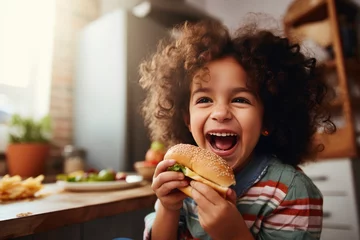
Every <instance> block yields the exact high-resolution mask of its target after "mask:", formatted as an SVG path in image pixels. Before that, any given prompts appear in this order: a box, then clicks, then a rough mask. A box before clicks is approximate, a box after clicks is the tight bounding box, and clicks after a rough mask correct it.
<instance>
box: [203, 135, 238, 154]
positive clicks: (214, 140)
mask: <svg viewBox="0 0 360 240" xmlns="http://www.w3.org/2000/svg"><path fill="white" fill-rule="evenodd" d="M206 139H207V140H208V142H209V143H210V145H211V147H212V148H213V149H215V150H218V151H229V150H231V149H232V148H233V147H235V146H236V144H237V142H238V139H239V138H238V135H237V134H235V133H211V132H210V133H207V134H206Z"/></svg>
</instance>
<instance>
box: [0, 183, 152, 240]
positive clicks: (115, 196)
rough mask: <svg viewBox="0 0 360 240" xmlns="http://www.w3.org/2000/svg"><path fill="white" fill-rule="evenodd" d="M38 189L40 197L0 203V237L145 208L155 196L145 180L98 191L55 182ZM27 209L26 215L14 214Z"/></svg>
mask: <svg viewBox="0 0 360 240" xmlns="http://www.w3.org/2000/svg"><path fill="white" fill-rule="evenodd" d="M42 193H43V196H42V197H39V198H36V199H33V200H22V201H13V202H6V203H4V202H2V203H0V239H8V238H14V237H20V236H25V235H29V234H34V233H39V232H44V231H48V230H52V229H56V228H60V227H63V226H65V225H70V224H76V223H82V222H86V221H89V220H93V219H97V218H102V217H107V216H112V215H116V214H119V213H124V212H128V211H134V210H138V209H142V208H149V207H152V206H154V203H155V200H156V196H155V194H154V193H153V191H152V189H151V188H150V186H149V184H142V185H141V186H138V187H136V188H131V189H122V190H115V191H102V192H67V191H64V190H63V189H61V188H59V187H58V186H57V185H56V184H45V187H44V189H43V190H42ZM28 212H29V213H31V214H30V215H29V216H25V217H19V216H18V214H23V213H28Z"/></svg>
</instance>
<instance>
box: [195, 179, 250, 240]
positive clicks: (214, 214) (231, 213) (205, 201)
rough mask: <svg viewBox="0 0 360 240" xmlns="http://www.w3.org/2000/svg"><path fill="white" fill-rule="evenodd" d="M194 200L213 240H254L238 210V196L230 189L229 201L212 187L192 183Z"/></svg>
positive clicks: (227, 196)
mask: <svg viewBox="0 0 360 240" xmlns="http://www.w3.org/2000/svg"><path fill="white" fill-rule="evenodd" d="M190 185H191V186H192V188H193V190H192V192H191V194H192V197H193V199H194V200H195V202H196V203H197V205H198V214H199V221H200V224H201V226H202V227H203V229H204V230H205V231H206V232H207V233H208V234H209V235H210V236H211V238H213V239H227V240H229V239H239V236H241V237H244V238H241V239H248V238H247V237H249V239H252V236H251V233H250V232H249V230H248V228H247V226H246V224H245V221H244V219H243V218H242V216H241V214H240V213H239V211H238V210H237V208H236V194H235V192H234V191H233V190H231V189H229V190H228V192H227V195H226V198H227V200H225V199H224V198H222V197H221V196H220V195H219V194H218V193H217V192H216V191H215V190H213V189H212V188H211V187H209V186H207V185H205V184H203V183H200V182H195V181H191V182H190Z"/></svg>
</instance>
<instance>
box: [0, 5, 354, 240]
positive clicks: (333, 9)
mask: <svg viewBox="0 0 360 240" xmlns="http://www.w3.org/2000/svg"><path fill="white" fill-rule="evenodd" d="M359 4H360V0H356V1H355V0H354V1H345V0H344V1H335V0H296V1H294V0H272V1H269V0H147V1H145V0H0V175H3V174H5V173H6V172H7V168H6V154H5V153H6V148H7V145H8V132H9V128H8V125H7V122H8V120H9V118H10V116H11V115H12V114H13V113H20V114H22V115H26V116H31V117H34V118H39V117H42V116H44V115H47V114H49V115H50V117H51V121H52V125H53V131H52V149H51V154H50V155H51V156H50V157H49V158H48V160H47V162H46V175H47V179H48V181H51V179H52V178H51V177H52V176H55V175H56V174H57V173H61V172H63V171H64V166H65V164H66V163H65V161H64V158H63V155H62V153H63V152H64V148H65V147H66V146H69V145H71V146H73V147H76V148H78V149H81V151H79V152H82V153H84V154H82V155H81V156H82V157H83V160H84V164H85V167H86V168H97V169H103V168H113V169H116V170H118V171H134V169H133V164H134V162H136V161H142V160H143V159H144V156H145V153H146V151H147V150H148V148H149V146H150V139H149V137H148V134H147V131H146V129H145V127H144V124H143V120H142V117H141V116H140V114H139V103H140V102H141V100H142V99H143V97H144V93H143V92H142V90H141V89H140V87H139V86H138V84H137V82H138V78H139V76H138V66H139V63H140V61H141V60H142V59H144V58H145V57H147V56H149V55H150V54H151V53H152V52H153V51H154V50H155V49H156V45H157V43H158V41H159V40H160V39H162V38H164V37H166V36H169V34H170V31H169V29H170V28H171V27H172V26H173V25H174V24H179V23H182V22H183V21H185V20H188V21H197V20H200V19H207V18H212V19H217V20H219V21H221V22H223V23H224V24H225V25H227V26H228V28H229V29H230V31H232V30H235V29H236V28H237V27H238V26H239V25H240V24H241V22H242V20H243V18H244V17H245V16H246V15H247V13H249V12H260V13H265V14H269V16H272V17H273V18H274V20H276V21H277V22H276V21H273V20H271V19H270V18H269V21H268V22H266V24H268V25H272V27H276V26H277V27H278V29H281V30H282V31H283V32H284V33H285V34H286V35H287V36H296V39H298V40H300V42H301V43H302V44H303V45H304V46H306V49H307V51H308V53H309V54H311V55H312V56H315V57H316V58H317V59H318V62H319V63H320V64H322V65H323V66H324V68H325V69H326V71H325V72H326V78H327V81H328V82H329V83H330V84H331V85H332V86H333V87H334V90H335V94H336V95H335V100H333V101H332V102H331V109H332V111H333V116H334V121H335V123H336V125H337V127H338V128H339V131H338V132H337V133H336V134H334V135H333V136H331V137H324V136H323V135H322V134H321V130H319V134H318V137H317V139H318V140H321V141H322V142H324V143H325V146H326V149H325V151H324V152H323V153H322V154H321V155H319V157H318V159H317V161H316V162H315V163H311V164H306V165H304V166H303V168H304V170H305V172H307V173H308V175H309V176H310V177H311V178H312V179H313V180H314V182H315V184H316V185H317V186H318V187H319V188H320V190H321V191H322V192H323V194H324V230H323V235H322V239H323V240H327V239H329V240H331V239H340V238H342V239H359V214H358V210H359V207H358V205H359V204H358V202H359V201H360V177H359V172H360V164H359V161H360V159H359V157H358V156H359V155H358V154H359V152H358V145H359V144H360V141H357V138H358V136H357V135H358V133H359V132H360V115H359V114H360V111H359V109H360V108H359V104H360V82H359V79H358V75H359V73H360V68H359V67H360V64H359V58H360V48H359V46H360V15H359V9H358V6H359ZM85 153H86V154H85ZM138 227H139V231H142V228H143V226H142V225H141V226H138Z"/></svg>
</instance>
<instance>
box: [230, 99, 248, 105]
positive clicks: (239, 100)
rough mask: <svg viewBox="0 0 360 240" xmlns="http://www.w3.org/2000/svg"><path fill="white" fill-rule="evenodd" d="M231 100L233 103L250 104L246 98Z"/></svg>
mask: <svg viewBox="0 0 360 240" xmlns="http://www.w3.org/2000/svg"><path fill="white" fill-rule="evenodd" d="M232 102H234V103H246V104H250V101H249V100H247V99H246V98H234V99H233V100H232Z"/></svg>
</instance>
